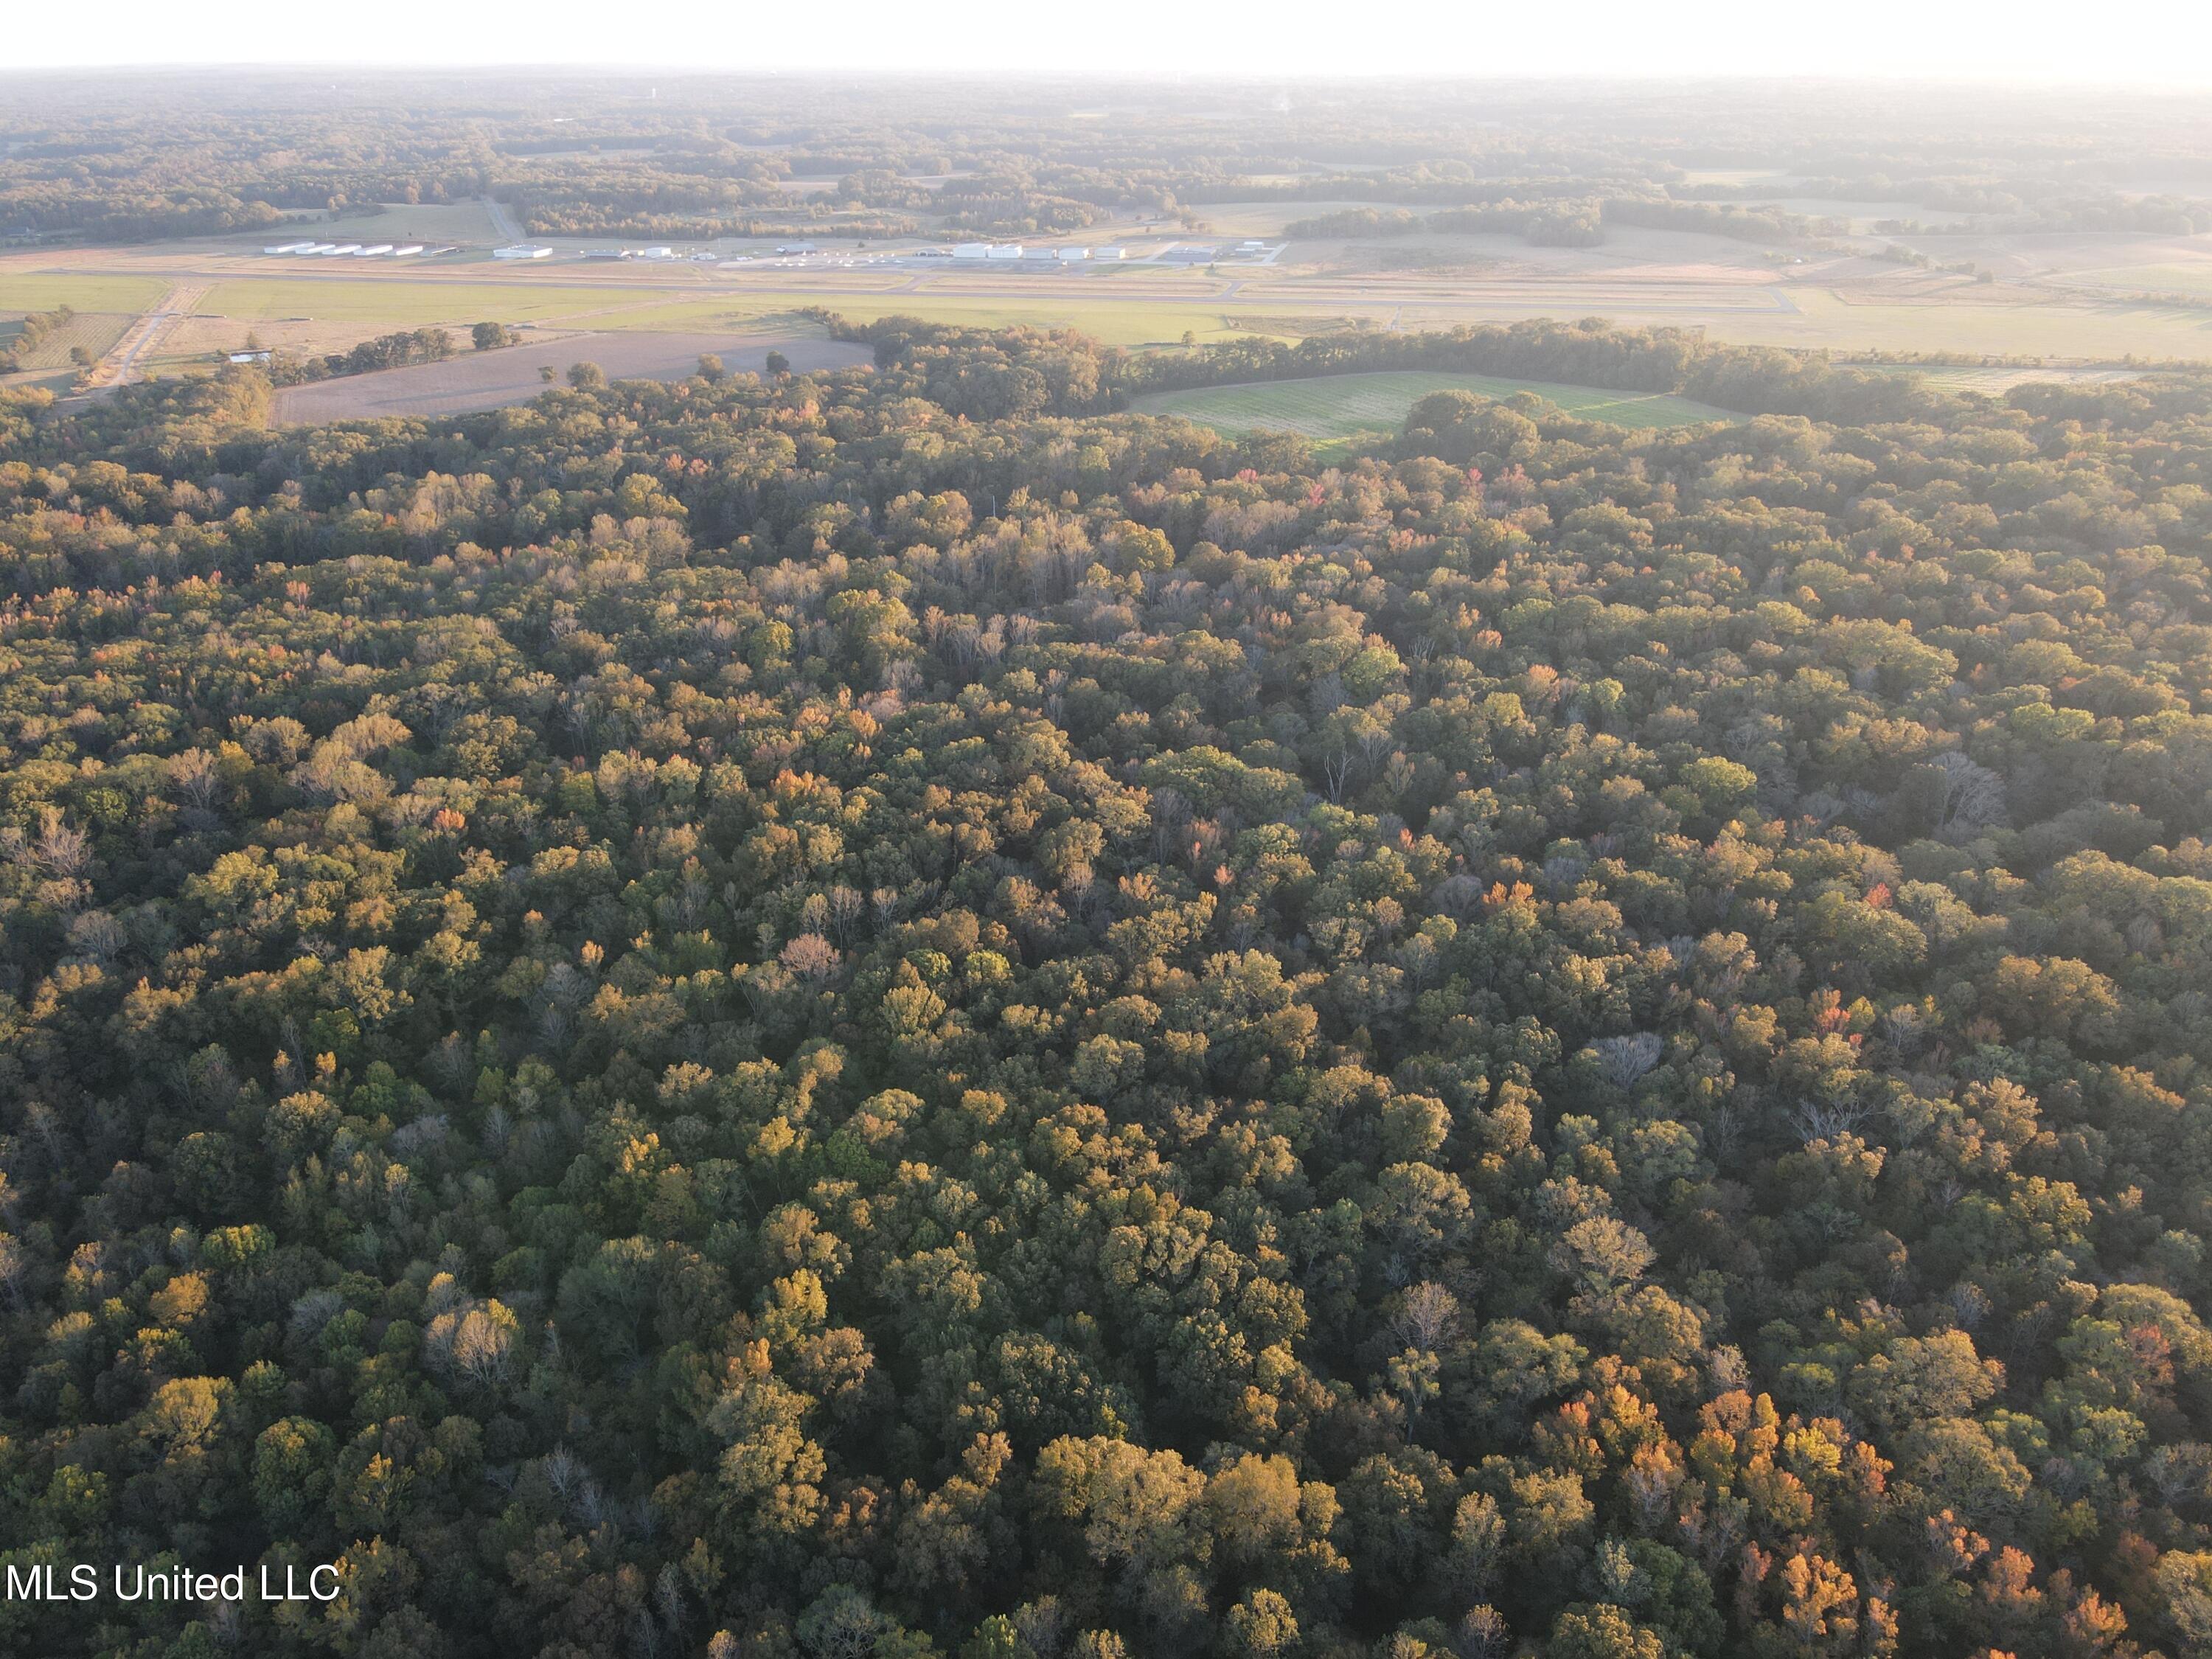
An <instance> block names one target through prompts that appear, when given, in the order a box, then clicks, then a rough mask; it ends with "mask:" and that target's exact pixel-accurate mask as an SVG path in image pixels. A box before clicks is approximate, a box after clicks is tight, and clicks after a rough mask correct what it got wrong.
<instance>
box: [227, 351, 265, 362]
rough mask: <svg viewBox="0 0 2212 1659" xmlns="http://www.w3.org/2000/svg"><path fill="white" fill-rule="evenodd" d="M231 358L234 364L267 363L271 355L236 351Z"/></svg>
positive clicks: (261, 352)
mask: <svg viewBox="0 0 2212 1659" xmlns="http://www.w3.org/2000/svg"><path fill="white" fill-rule="evenodd" d="M229 356H230V361H231V362H234V363H265V362H268V361H269V354H268V353H267V352H265V351H234V352H232V353H230V354H229Z"/></svg>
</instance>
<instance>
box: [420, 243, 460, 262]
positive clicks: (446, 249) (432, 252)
mask: <svg viewBox="0 0 2212 1659" xmlns="http://www.w3.org/2000/svg"><path fill="white" fill-rule="evenodd" d="M459 252H460V249H459V247H457V246H454V245H453V243H451V242H447V243H446V244H445V245H444V246H441V247H432V248H424V249H423V250H422V257H423V258H426V259H435V258H437V257H438V256H439V255H440V254H441V253H459Z"/></svg>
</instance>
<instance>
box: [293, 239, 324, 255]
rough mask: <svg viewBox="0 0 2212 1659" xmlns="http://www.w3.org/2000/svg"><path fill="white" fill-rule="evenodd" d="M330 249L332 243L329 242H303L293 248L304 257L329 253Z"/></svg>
mask: <svg viewBox="0 0 2212 1659" xmlns="http://www.w3.org/2000/svg"><path fill="white" fill-rule="evenodd" d="M330 251H331V245H330V244H329V243H328V242H302V243H301V244H300V246H297V247H295V248H294V249H293V250H292V252H295V253H297V254H299V255H301V257H303V258H307V257H312V256H313V255H315V254H318V253H328V252H330Z"/></svg>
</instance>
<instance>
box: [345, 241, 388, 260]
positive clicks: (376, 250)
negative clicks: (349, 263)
mask: <svg viewBox="0 0 2212 1659" xmlns="http://www.w3.org/2000/svg"><path fill="white" fill-rule="evenodd" d="M389 252H392V244H391V243H389V242H371V243H370V244H369V245H368V246H367V247H365V248H363V249H362V250H361V252H358V253H356V254H355V255H354V258H356V259H380V258H383V257H384V256H385V255H386V254H387V253H389Z"/></svg>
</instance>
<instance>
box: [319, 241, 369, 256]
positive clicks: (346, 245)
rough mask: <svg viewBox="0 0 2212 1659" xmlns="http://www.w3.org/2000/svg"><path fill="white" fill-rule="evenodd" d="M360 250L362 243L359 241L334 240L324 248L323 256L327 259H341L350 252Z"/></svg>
mask: <svg viewBox="0 0 2212 1659" xmlns="http://www.w3.org/2000/svg"><path fill="white" fill-rule="evenodd" d="M358 252H361V244H360V243H359V242H332V243H331V245H330V246H328V247H326V248H325V249H324V250H323V258H325V259H340V258H344V257H345V256H346V255H348V254H349V253H358Z"/></svg>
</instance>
